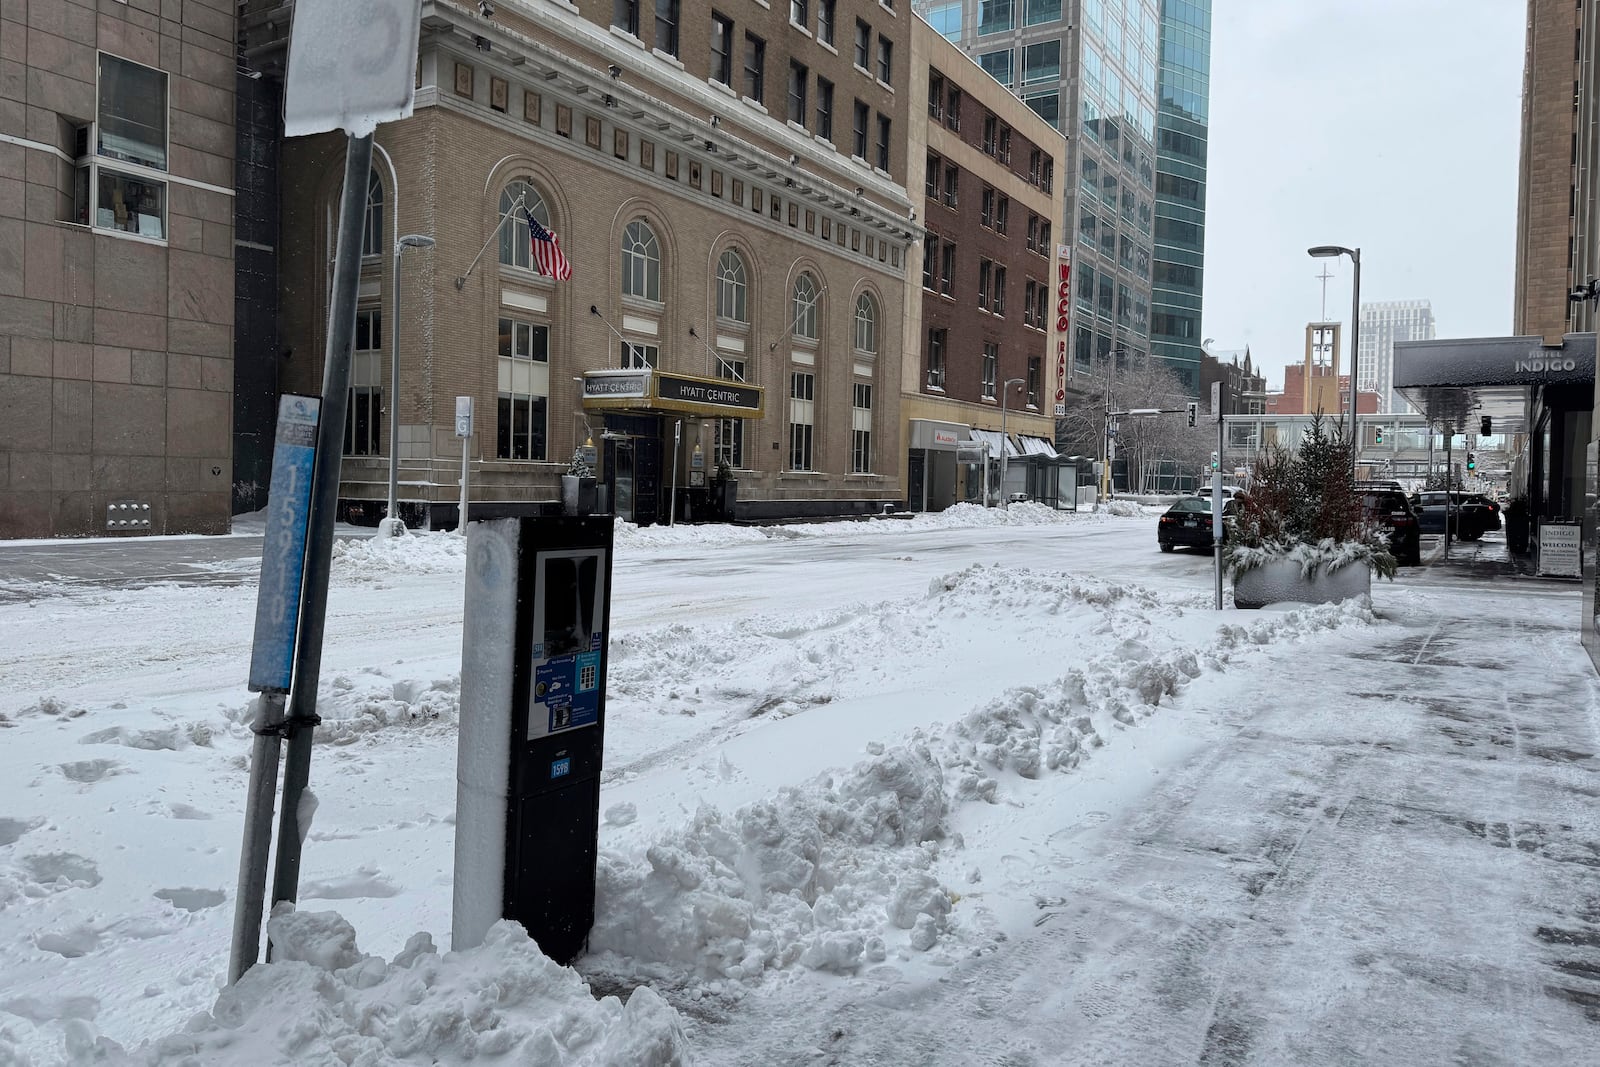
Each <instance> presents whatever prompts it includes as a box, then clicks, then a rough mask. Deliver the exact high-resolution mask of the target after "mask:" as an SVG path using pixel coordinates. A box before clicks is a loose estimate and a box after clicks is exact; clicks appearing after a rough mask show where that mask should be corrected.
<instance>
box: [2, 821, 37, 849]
mask: <svg viewBox="0 0 1600 1067" xmlns="http://www.w3.org/2000/svg"><path fill="white" fill-rule="evenodd" d="M43 825H44V820H43V819H9V818H6V817H5V816H0V846H5V845H14V844H16V843H17V841H18V840H19V839H20V838H21V837H22V835H23V834H25V833H28V832H29V831H30V830H37V829H38V828H39V827H41V826H43Z"/></svg>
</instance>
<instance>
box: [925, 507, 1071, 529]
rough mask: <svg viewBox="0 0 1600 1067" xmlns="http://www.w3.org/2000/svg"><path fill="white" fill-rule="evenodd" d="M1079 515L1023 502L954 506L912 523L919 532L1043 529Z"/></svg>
mask: <svg viewBox="0 0 1600 1067" xmlns="http://www.w3.org/2000/svg"><path fill="white" fill-rule="evenodd" d="M1075 517H1076V514H1075V513H1074V512H1071V511H1057V510H1056V509H1055V508H1052V507H1046V506H1045V505H1044V504H1036V503H1034V502H1032V501H1022V502H1019V503H1016V504H1012V505H1011V506H1010V507H1008V508H986V507H983V506H981V505H979V504H954V505H952V506H950V507H948V508H946V509H945V510H943V511H940V512H936V513H933V514H922V515H918V516H917V517H916V518H914V519H912V520H911V521H912V522H913V523H915V524H916V526H917V528H918V529H924V530H957V529H966V528H971V527H974V526H1044V525H1055V524H1057V523H1064V522H1071V521H1072V520H1073V519H1074V518H1075Z"/></svg>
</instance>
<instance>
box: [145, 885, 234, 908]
mask: <svg viewBox="0 0 1600 1067" xmlns="http://www.w3.org/2000/svg"><path fill="white" fill-rule="evenodd" d="M154 895H155V897H156V898H157V899H158V900H165V901H166V902H167V903H169V904H171V905H172V906H173V907H174V908H182V909H183V910H184V911H204V910H205V909H207V908H214V907H216V906H217V905H218V904H221V903H222V902H223V901H224V900H226V899H227V894H225V893H224V892H223V891H222V890H220V889H191V888H188V887H181V888H178V889H157V890H156V891H155V894H154Z"/></svg>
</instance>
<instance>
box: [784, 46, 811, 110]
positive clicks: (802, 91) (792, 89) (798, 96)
mask: <svg viewBox="0 0 1600 1067" xmlns="http://www.w3.org/2000/svg"><path fill="white" fill-rule="evenodd" d="M809 74H810V72H809V71H807V70H806V67H805V64H803V63H796V62H795V61H794V60H792V59H791V60H790V61H789V121H790V122H793V123H795V124H796V125H800V126H804V125H805V124H806V80H807V78H808V76H809Z"/></svg>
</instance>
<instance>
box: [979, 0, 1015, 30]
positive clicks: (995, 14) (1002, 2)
mask: <svg viewBox="0 0 1600 1067" xmlns="http://www.w3.org/2000/svg"><path fill="white" fill-rule="evenodd" d="M1013 25H1014V19H1013V18H1012V14H1011V0H978V35H979V36H980V37H981V36H982V35H983V34H986V33H1002V32H1004V31H1006V30H1009V29H1011V28H1012V26H1013Z"/></svg>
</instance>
